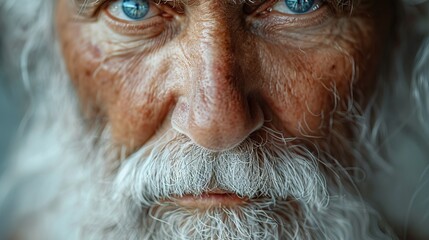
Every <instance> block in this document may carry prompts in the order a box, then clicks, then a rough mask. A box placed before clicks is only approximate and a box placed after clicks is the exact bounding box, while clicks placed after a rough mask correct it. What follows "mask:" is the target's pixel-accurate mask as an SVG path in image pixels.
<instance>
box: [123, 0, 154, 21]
mask: <svg viewBox="0 0 429 240" xmlns="http://www.w3.org/2000/svg"><path fill="white" fill-rule="evenodd" d="M122 11H124V13H125V15H127V17H129V18H131V19H135V20H140V19H142V18H144V17H145V16H146V15H147V14H148V12H149V1H148V0H123V1H122Z"/></svg>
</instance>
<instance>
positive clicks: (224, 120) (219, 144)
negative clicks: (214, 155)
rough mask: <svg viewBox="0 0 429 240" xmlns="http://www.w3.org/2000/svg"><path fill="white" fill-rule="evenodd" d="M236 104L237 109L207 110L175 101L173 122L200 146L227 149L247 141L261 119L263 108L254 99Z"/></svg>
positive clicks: (175, 126) (258, 127)
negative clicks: (237, 105)
mask: <svg viewBox="0 0 429 240" xmlns="http://www.w3.org/2000/svg"><path fill="white" fill-rule="evenodd" d="M239 105H241V106H240V108H237V107H231V106H230V107H227V106H224V107H223V109H213V108H212V109H210V107H208V106H207V107H206V108H202V107H201V106H198V104H193V103H190V104H189V103H184V102H183V103H178V105H177V106H176V108H175V110H174V112H173V116H172V125H173V128H174V129H175V130H176V131H178V132H180V133H182V134H184V135H186V136H187V137H189V138H190V139H191V140H192V141H193V143H195V144H196V145H198V146H200V147H203V148H205V149H208V150H211V151H226V150H229V149H232V148H234V147H236V146H238V145H239V144H240V143H242V142H243V141H244V140H246V139H247V138H248V137H249V136H250V135H251V134H252V133H253V132H255V131H257V130H258V129H260V128H261V127H262V125H263V122H264V120H263V119H264V117H263V112H262V109H261V108H260V107H259V105H257V104H256V103H255V102H254V101H251V102H249V103H248V104H239ZM225 110H226V111H225Z"/></svg>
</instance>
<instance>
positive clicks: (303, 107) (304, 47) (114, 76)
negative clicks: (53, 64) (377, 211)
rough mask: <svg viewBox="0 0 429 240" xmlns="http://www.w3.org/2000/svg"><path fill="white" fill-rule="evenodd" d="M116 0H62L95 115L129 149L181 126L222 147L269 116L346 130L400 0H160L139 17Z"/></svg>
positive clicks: (300, 130) (69, 41)
mask: <svg viewBox="0 0 429 240" xmlns="http://www.w3.org/2000/svg"><path fill="white" fill-rule="evenodd" d="M114 2H115V1H110V2H109V1H106V2H103V1H97V2H96V3H94V4H91V3H88V6H87V8H85V9H82V8H80V5H79V4H76V3H74V2H73V1H70V0H60V1H59V5H58V11H57V28H58V32H59V36H60V41H61V47H62V52H63V55H64V59H65V62H66V65H67V68H68V72H69V73H70V77H71V79H72V82H73V83H74V85H75V87H76V89H77V93H78V95H79V97H80V100H81V104H82V109H83V113H84V116H85V118H86V119H87V120H88V122H89V124H91V123H93V122H95V121H97V122H98V123H102V124H103V125H105V126H108V127H109V128H110V131H111V134H112V139H113V141H114V144H116V145H118V146H126V149H127V152H128V153H131V152H133V151H135V150H136V149H137V148H139V147H141V146H144V145H145V144H148V142H150V140H154V139H156V138H157V136H159V135H162V134H163V133H165V132H166V131H168V130H171V129H173V130H174V131H176V132H179V133H182V134H184V135H185V136H187V137H188V138H190V139H191V140H192V141H193V142H194V143H195V144H196V145H198V146H201V147H203V148H206V149H209V150H213V151H223V150H228V149H231V148H234V147H235V146H237V145H239V144H240V143H241V142H242V141H243V140H245V139H247V138H248V137H249V136H255V135H257V134H258V132H259V130H260V129H261V128H262V127H263V126H270V127H271V128H273V129H276V130H277V131H279V132H281V133H282V134H283V135H284V137H291V138H293V137H302V138H309V139H312V140H311V141H327V140H326V139H327V138H328V137H329V135H330V133H331V131H332V129H336V131H341V132H345V131H346V130H344V129H347V122H345V121H336V120H337V118H338V116H337V115H339V114H338V113H340V112H345V111H347V110H348V106H349V103H350V101H351V100H352V99H351V98H352V97H351V96H352V93H355V95H354V96H353V100H355V101H359V102H364V101H365V97H368V95H370V92H371V88H372V86H373V84H374V78H375V74H376V69H377V67H378V65H377V63H378V62H379V57H380V55H381V53H382V50H383V46H384V45H383V44H384V43H385V42H387V40H386V38H387V35H388V34H387V31H388V29H390V27H389V24H390V11H391V10H392V8H393V6H392V5H393V3H390V1H385V0H383V1H319V2H320V8H318V9H315V10H314V11H311V12H309V13H306V14H291V13H287V12H285V11H284V8H285V6H283V5H284V4H285V3H284V1H273V0H267V1H255V2H254V3H250V2H249V3H241V2H239V1H227V0H225V1H218V0H195V1H174V2H173V1H166V2H161V3H159V1H150V9H149V11H150V12H149V14H148V17H147V18H145V19H144V20H139V21H134V22H131V21H126V20H123V19H120V18H119V17H118V16H117V15H115V13H114V12H112V11H111V9H110V8H109V4H113V3H114ZM316 2H317V1H316ZM352 2H353V3H352ZM78 3H79V1H78ZM352 4H353V6H352ZM381 13H382V14H381Z"/></svg>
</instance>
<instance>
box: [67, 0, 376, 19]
mask: <svg viewBox="0 0 429 240" xmlns="http://www.w3.org/2000/svg"><path fill="white" fill-rule="evenodd" d="M68 1H71V3H72V5H73V6H74V7H75V10H76V11H77V12H78V13H79V15H83V16H91V15H93V14H94V11H96V9H97V8H98V7H99V6H100V5H102V4H103V3H105V2H107V1H110V0H68ZM150 1H152V2H154V3H169V4H171V5H182V6H187V5H193V4H197V3H198V2H201V1H223V2H225V3H227V4H260V3H263V2H266V1H272V0H150ZM324 1H325V2H327V3H330V4H331V5H333V6H336V7H337V8H341V9H343V10H344V9H352V8H353V6H355V5H356V4H357V3H364V2H373V1H374V0H324ZM377 1H379V0H377Z"/></svg>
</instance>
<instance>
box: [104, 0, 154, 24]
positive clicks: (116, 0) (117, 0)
mask: <svg viewBox="0 0 429 240" xmlns="http://www.w3.org/2000/svg"><path fill="white" fill-rule="evenodd" d="M148 2H149V12H148V13H147V15H145V16H144V17H143V18H142V19H132V18H129V17H128V16H126V14H125V13H124V12H123V10H122V7H121V0H113V1H109V2H108V4H106V6H105V7H104V10H105V11H106V12H107V14H109V15H110V16H111V17H112V18H114V19H116V20H118V21H124V22H141V21H146V20H148V19H150V18H152V17H155V16H157V15H159V14H161V13H162V10H161V9H160V8H159V7H158V6H157V5H156V4H154V3H153V2H152V1H148ZM115 14H116V15H115Z"/></svg>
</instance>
